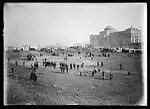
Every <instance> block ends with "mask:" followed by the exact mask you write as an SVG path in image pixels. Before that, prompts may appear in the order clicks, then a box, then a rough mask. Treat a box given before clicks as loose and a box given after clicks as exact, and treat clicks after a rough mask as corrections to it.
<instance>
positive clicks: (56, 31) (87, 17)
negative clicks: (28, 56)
mask: <svg viewBox="0 0 150 109" xmlns="http://www.w3.org/2000/svg"><path fill="white" fill-rule="evenodd" d="M145 7H146V4H139V3H138V4H137V3H136V4H133V3H132V4H131V3H130V4H127V3H126V4H125V3H122V4H119V3H111V4H108V3H39V4H38V3H7V4H5V6H4V44H5V45H7V46H20V45H24V44H28V45H41V46H46V45H61V44H62V45H71V44H75V43H80V42H88V41H89V38H90V35H91V34H98V33H99V32H100V31H103V30H104V28H105V27H106V26H107V25H111V26H113V27H114V28H115V29H116V30H118V31H122V30H125V29H127V28H130V27H131V25H132V27H135V28H139V29H141V30H142V29H143V22H144V10H145Z"/></svg>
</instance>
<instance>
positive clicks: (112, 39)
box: [90, 25, 141, 48]
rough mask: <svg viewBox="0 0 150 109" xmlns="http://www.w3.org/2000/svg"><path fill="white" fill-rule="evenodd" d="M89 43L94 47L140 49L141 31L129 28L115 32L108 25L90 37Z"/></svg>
mask: <svg viewBox="0 0 150 109" xmlns="http://www.w3.org/2000/svg"><path fill="white" fill-rule="evenodd" d="M90 43H91V44H92V45H94V46H95V47H106V48H116V47H117V48H141V30H139V29H137V28H133V27H132V26H131V28H128V29H126V30H124V31H116V29H114V28H113V27H112V26H109V25H108V26H107V27H106V28H105V29H104V31H101V32H99V34H97V35H91V36H90Z"/></svg>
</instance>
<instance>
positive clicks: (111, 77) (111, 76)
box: [110, 72, 113, 80]
mask: <svg viewBox="0 0 150 109" xmlns="http://www.w3.org/2000/svg"><path fill="white" fill-rule="evenodd" d="M112 79H113V74H112V72H110V80H112Z"/></svg>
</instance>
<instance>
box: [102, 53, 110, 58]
mask: <svg viewBox="0 0 150 109" xmlns="http://www.w3.org/2000/svg"><path fill="white" fill-rule="evenodd" d="M102 56H103V57H109V56H110V54H109V53H108V54H107V53H102Z"/></svg>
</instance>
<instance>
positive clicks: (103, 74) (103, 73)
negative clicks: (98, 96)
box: [102, 70, 105, 80]
mask: <svg viewBox="0 0 150 109" xmlns="http://www.w3.org/2000/svg"><path fill="white" fill-rule="evenodd" d="M104 76H105V72H104V70H103V72H102V79H103V80H104Z"/></svg>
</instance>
